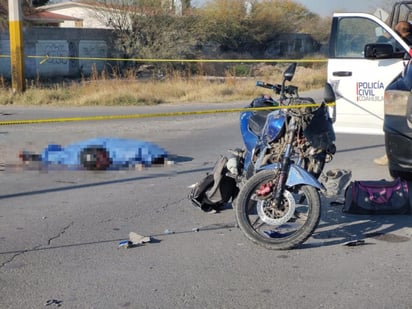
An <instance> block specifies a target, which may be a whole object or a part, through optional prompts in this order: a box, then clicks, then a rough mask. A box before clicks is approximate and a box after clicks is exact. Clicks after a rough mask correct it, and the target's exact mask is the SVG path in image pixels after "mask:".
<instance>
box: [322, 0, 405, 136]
mask: <svg viewBox="0 0 412 309" xmlns="http://www.w3.org/2000/svg"><path fill="white" fill-rule="evenodd" d="M387 16H389V17H388V18H387V20H385V21H383V20H382V19H380V18H378V17H376V16H375V15H371V14H364V13H335V14H334V15H333V20H332V28H331V34H330V41H329V58H328V82H329V83H330V84H332V86H333V89H334V90H335V93H336V96H337V101H336V107H335V108H333V109H332V115H334V118H335V119H336V121H335V125H334V127H335V130H336V132H343V133H359V134H382V135H383V119H384V92H385V88H386V87H387V86H388V85H389V83H390V82H391V81H393V80H394V79H395V78H396V77H397V76H399V75H400V74H402V72H403V71H404V68H405V66H406V65H407V64H408V62H409V61H410V59H411V56H412V50H411V47H410V46H408V44H407V43H406V42H405V41H403V39H402V38H401V37H400V36H399V35H398V34H397V33H396V32H395V31H394V25H396V23H397V22H398V21H412V1H401V2H397V3H396V4H395V5H394V7H393V11H392V14H391V15H387ZM388 44H390V45H388Z"/></svg>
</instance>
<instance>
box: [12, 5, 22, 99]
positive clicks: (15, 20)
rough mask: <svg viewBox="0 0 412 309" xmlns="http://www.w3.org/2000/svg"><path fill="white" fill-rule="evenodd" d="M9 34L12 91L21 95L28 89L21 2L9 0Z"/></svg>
mask: <svg viewBox="0 0 412 309" xmlns="http://www.w3.org/2000/svg"><path fill="white" fill-rule="evenodd" d="M9 34H10V63H11V82H12V89H13V92H14V93H16V92H19V93H21V92H23V91H24V90H25V88H26V87H25V84H24V49H23V32H22V10H21V0H9Z"/></svg>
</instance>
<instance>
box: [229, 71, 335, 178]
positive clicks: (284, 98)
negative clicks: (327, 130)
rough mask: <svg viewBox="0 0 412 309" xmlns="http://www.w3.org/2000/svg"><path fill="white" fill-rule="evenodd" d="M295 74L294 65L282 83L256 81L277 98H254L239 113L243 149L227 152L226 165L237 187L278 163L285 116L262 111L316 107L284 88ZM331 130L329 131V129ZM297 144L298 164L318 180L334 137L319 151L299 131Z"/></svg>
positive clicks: (329, 156)
mask: <svg viewBox="0 0 412 309" xmlns="http://www.w3.org/2000/svg"><path fill="white" fill-rule="evenodd" d="M295 71H296V63H292V64H291V65H290V66H289V67H288V68H287V69H286V71H285V72H284V74H283V81H282V84H269V83H266V82H262V81H257V82H256V85H257V86H259V87H263V88H267V89H270V90H273V91H274V92H275V93H276V94H277V95H279V98H278V99H277V100H275V99H273V98H272V97H271V96H268V95H264V96H262V97H259V98H256V99H254V100H253V101H252V102H251V104H250V105H249V106H248V108H251V110H246V111H243V112H241V114H240V121H239V122H240V132H241V135H242V140H243V144H244V145H245V147H244V148H243V149H236V150H229V152H230V153H231V154H232V155H231V157H230V158H229V162H228V169H229V170H230V171H231V172H232V174H234V175H236V176H238V181H239V185H240V186H241V185H242V184H243V183H244V181H245V180H247V179H249V178H250V177H251V176H253V175H254V174H255V173H256V171H258V170H259V169H260V168H261V167H262V166H264V165H268V164H272V163H275V162H279V160H280V156H281V154H282V149H283V147H284V144H285V132H286V121H287V114H286V113H285V112H282V111H281V109H277V110H273V109H272V110H271V109H266V107H268V108H270V107H281V106H287V105H289V104H291V103H292V102H293V104H294V105H305V106H307V105H314V106H315V105H316V104H315V101H314V100H313V99H312V98H308V97H306V98H302V97H300V96H299V93H298V87H296V86H293V85H287V86H286V85H285V84H286V81H291V80H292V78H293V76H294V74H295ZM328 86H329V85H327V86H326V87H328ZM329 92H330V93H332V94H333V90H332V89H329ZM328 95H330V94H328ZM305 108H306V109H307V110H308V108H307V107H305ZM312 109H313V108H312ZM310 117H311V115H307V116H306V118H307V119H303V125H305V124H307V123H308V121H309V120H310V119H309V118H310ZM331 129H332V130H333V128H331ZM298 141H299V143H298V144H297V145H296V146H297V148H298V149H297V152H298V153H299V154H300V157H299V165H301V166H302V167H303V168H304V169H306V170H307V171H308V172H309V173H311V174H313V175H314V176H315V177H316V178H318V177H319V176H320V174H321V173H322V171H323V168H324V166H325V163H327V162H330V161H331V160H332V156H333V154H334V153H335V151H336V148H335V145H334V136H333V137H332V140H331V142H329V144H328V145H326V147H325V146H323V147H322V148H315V147H314V145H312V144H311V143H310V142H309V141H308V140H307V138H305V137H304V136H302V131H301V132H300V136H299V140H298Z"/></svg>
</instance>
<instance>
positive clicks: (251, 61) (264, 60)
mask: <svg viewBox="0 0 412 309" xmlns="http://www.w3.org/2000/svg"><path fill="white" fill-rule="evenodd" d="M26 57H27V58H32V59H41V61H40V62H39V63H40V64H43V63H45V62H47V60H49V59H64V60H94V61H128V62H179V63H184V62H189V63H190V62H193V63H195V62H199V63H220V62H222V63H230V62H232V63H259V62H266V63H275V62H279V63H284V62H300V63H305V62H308V63H310V62H327V61H328V59H152V58H147V59H144V58H104V57H102V58H93V57H66V56H50V55H43V56H26ZM0 58H10V55H0Z"/></svg>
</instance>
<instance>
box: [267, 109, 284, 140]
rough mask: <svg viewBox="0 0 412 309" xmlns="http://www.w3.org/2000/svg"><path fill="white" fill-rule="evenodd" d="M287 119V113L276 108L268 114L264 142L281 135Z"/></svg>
mask: <svg viewBox="0 0 412 309" xmlns="http://www.w3.org/2000/svg"><path fill="white" fill-rule="evenodd" d="M285 119H286V117H285V114H284V113H283V112H282V111H280V110H275V111H273V112H271V113H270V114H269V115H268V116H267V119H266V123H265V127H264V128H263V131H262V137H263V138H262V139H263V141H264V142H266V143H271V142H273V141H275V140H276V139H277V138H278V137H279V135H280V134H281V132H282V129H283V126H284V125H285Z"/></svg>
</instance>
